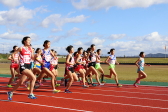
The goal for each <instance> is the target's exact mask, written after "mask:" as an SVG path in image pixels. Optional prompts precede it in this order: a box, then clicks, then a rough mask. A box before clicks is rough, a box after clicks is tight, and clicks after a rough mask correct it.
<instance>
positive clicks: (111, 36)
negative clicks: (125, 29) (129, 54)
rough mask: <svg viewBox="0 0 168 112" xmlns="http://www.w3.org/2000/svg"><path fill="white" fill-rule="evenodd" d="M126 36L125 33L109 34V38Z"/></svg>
mask: <svg viewBox="0 0 168 112" xmlns="http://www.w3.org/2000/svg"><path fill="white" fill-rule="evenodd" d="M125 36H126V34H111V35H110V37H109V39H112V40H114V39H121V38H124V37H125Z"/></svg>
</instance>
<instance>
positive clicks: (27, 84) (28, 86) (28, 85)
mask: <svg viewBox="0 0 168 112" xmlns="http://www.w3.org/2000/svg"><path fill="white" fill-rule="evenodd" d="M26 87H27V90H30V82H26Z"/></svg>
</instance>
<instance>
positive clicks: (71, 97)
mask: <svg viewBox="0 0 168 112" xmlns="http://www.w3.org/2000/svg"><path fill="white" fill-rule="evenodd" d="M8 80H9V78H2V77H0V90H1V91H0V107H1V108H0V111H1V112H35V111H36V112H53V111H57V112H134V111H136V112H167V111H168V107H167V103H168V88H167V87H161V86H142V85H141V86H139V87H138V88H135V87H134V86H132V85H127V84H125V85H123V87H120V88H117V87H116V85H114V84H110V83H106V84H105V85H104V86H97V87H92V86H91V87H89V88H82V87H81V85H80V83H79V82H75V83H73V85H72V87H71V88H70V90H71V91H72V92H73V93H64V89H65V87H63V86H60V87H57V89H59V90H61V92H60V93H56V94H53V93H52V89H51V86H50V81H47V82H45V83H43V84H44V85H43V86H41V87H40V88H39V89H37V90H34V94H35V95H36V97H37V99H35V100H32V99H28V98H27V95H28V90H27V89H26V88H25V87H24V86H23V85H22V86H21V87H20V88H19V89H18V90H17V91H16V92H15V93H14V96H13V100H12V101H8V100H7V94H6V92H7V91H10V90H11V88H7V87H6V84H7V81H8Z"/></svg>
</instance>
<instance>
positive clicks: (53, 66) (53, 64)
mask: <svg viewBox="0 0 168 112" xmlns="http://www.w3.org/2000/svg"><path fill="white" fill-rule="evenodd" d="M51 51H52V52H53V54H54V57H52V59H51V61H50V63H51V67H50V71H51V72H52V73H53V74H54V76H55V86H56V87H59V86H60V84H57V76H58V70H57V69H58V57H57V51H54V50H53V49H52V50H51Z"/></svg>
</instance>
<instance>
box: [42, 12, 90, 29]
mask: <svg viewBox="0 0 168 112" xmlns="http://www.w3.org/2000/svg"><path fill="white" fill-rule="evenodd" d="M86 18H87V17H86V16H84V15H79V16H76V17H71V18H70V17H62V15H61V14H52V15H50V16H48V17H46V18H45V19H44V20H43V21H42V23H41V24H42V26H43V27H48V26H49V25H50V24H55V25H56V26H57V27H58V28H60V27H62V26H63V25H64V24H66V23H81V22H84V21H85V20H86Z"/></svg>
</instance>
